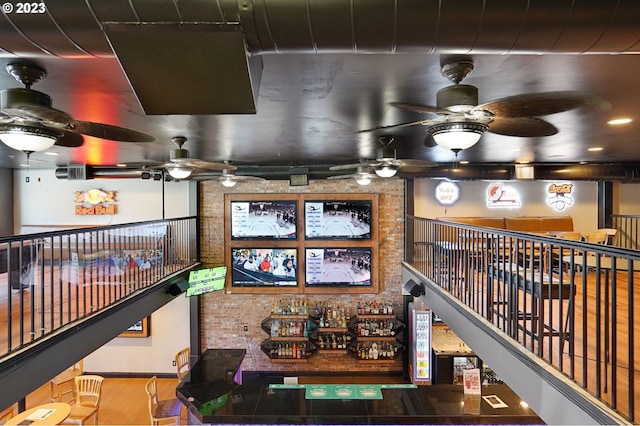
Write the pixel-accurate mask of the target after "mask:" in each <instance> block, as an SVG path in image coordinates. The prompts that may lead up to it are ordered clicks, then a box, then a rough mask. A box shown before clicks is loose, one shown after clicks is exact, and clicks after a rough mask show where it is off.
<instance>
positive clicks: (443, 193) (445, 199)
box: [435, 180, 460, 206]
mask: <svg viewBox="0 0 640 426" xmlns="http://www.w3.org/2000/svg"><path fill="white" fill-rule="evenodd" d="M435 195H436V201H437V202H438V204H440V205H442V206H452V205H454V204H455V203H456V202H457V201H458V200H459V199H460V187H459V186H458V185H457V184H456V183H455V182H450V181H448V180H443V181H442V182H440V183H439V184H437V185H436V193H435Z"/></svg>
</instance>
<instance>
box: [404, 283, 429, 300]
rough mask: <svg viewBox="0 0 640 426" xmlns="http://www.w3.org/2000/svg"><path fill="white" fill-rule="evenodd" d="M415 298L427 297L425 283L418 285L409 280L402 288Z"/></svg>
mask: <svg viewBox="0 0 640 426" xmlns="http://www.w3.org/2000/svg"><path fill="white" fill-rule="evenodd" d="M402 287H404V289H405V290H406V291H407V292H408V293H409V294H410V295H412V296H413V297H420V296H424V295H425V288H424V283H423V282H420V283H416V282H415V281H414V280H409V281H407V282H406V283H404V285H403V286H402Z"/></svg>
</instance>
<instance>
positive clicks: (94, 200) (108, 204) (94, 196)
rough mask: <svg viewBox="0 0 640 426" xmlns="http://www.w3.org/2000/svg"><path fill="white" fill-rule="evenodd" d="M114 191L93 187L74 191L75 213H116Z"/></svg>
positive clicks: (83, 214) (82, 214)
mask: <svg viewBox="0 0 640 426" xmlns="http://www.w3.org/2000/svg"><path fill="white" fill-rule="evenodd" d="M115 201H116V191H103V190H102V189H98V188H93V189H90V190H88V191H76V192H75V203H76V207H75V211H76V215H81V216H85V215H104V214H116V212H117V209H116V205H115V204H114V202H115Z"/></svg>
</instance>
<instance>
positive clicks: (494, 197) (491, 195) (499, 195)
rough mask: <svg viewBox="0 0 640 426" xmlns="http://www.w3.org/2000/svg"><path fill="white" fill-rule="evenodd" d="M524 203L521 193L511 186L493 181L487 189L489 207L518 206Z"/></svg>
mask: <svg viewBox="0 0 640 426" xmlns="http://www.w3.org/2000/svg"><path fill="white" fill-rule="evenodd" d="M521 205H522V202H521V201H520V194H519V193H518V191H516V190H515V189H513V188H512V187H510V186H507V185H505V184H502V183H493V184H491V185H490V186H489V188H488V189H487V207H489V208H517V207H520V206H521Z"/></svg>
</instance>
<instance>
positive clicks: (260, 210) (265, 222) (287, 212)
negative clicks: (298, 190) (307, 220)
mask: <svg viewBox="0 0 640 426" xmlns="http://www.w3.org/2000/svg"><path fill="white" fill-rule="evenodd" d="M230 204H231V239H232V240H249V239H251V240H254V239H294V240H295V239H296V238H297V237H298V235H297V232H296V229H297V222H298V221H297V215H298V205H297V202H296V201H295V200H288V201H287V200H284V201H231V203H230Z"/></svg>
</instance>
